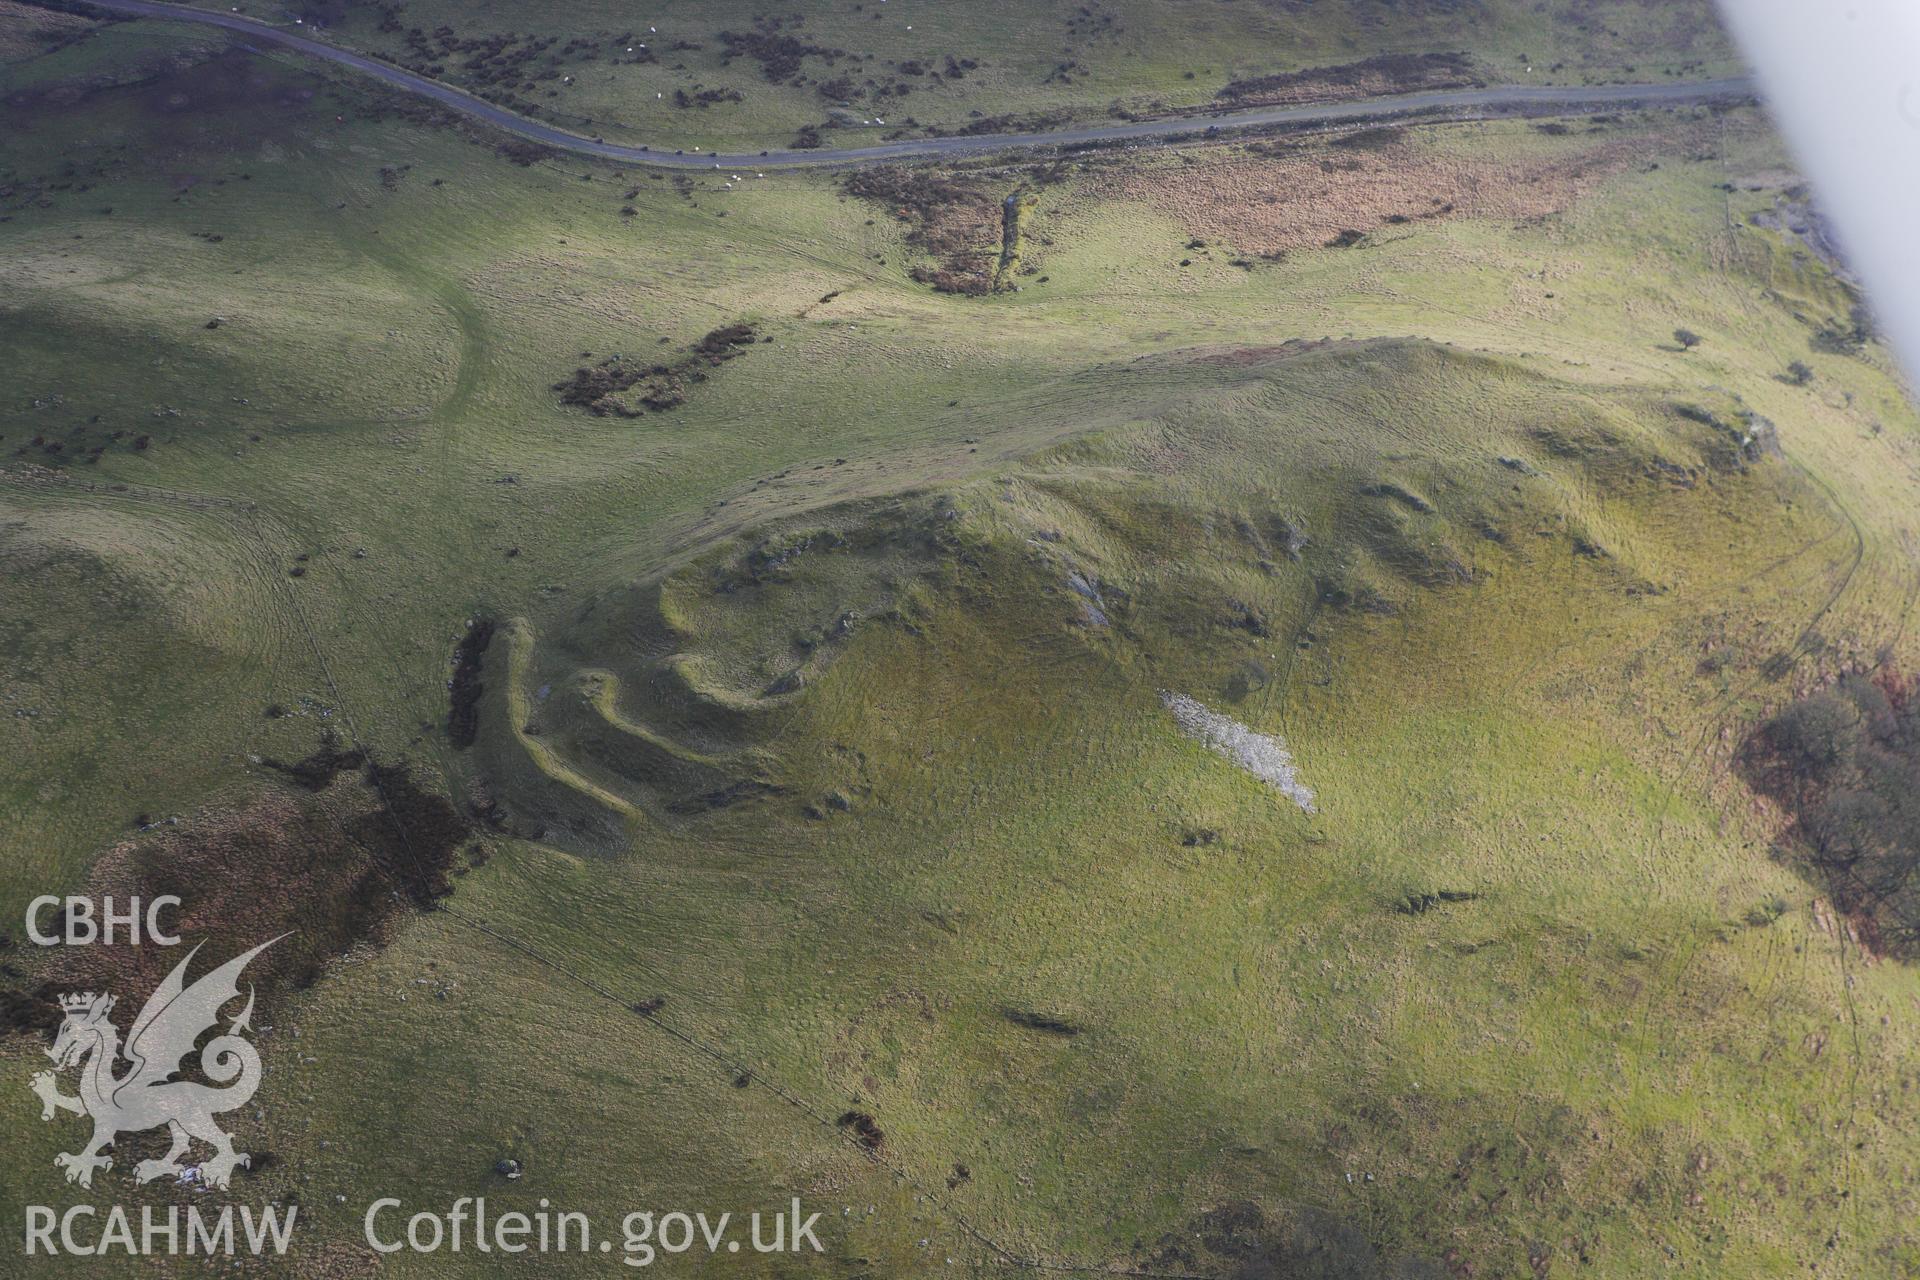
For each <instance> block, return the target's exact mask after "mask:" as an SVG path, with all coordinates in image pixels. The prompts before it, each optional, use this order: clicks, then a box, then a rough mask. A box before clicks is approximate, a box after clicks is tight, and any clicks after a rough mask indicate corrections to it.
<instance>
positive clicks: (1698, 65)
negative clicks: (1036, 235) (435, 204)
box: [214, 0, 1735, 149]
mask: <svg viewBox="0 0 1920 1280" xmlns="http://www.w3.org/2000/svg"><path fill="white" fill-rule="evenodd" d="M214 7H219V8H226V7H229V6H214ZM248 12H251V13H254V14H255V15H256V16H260V17H263V18H267V19H269V20H273V21H278V22H285V23H291V22H292V21H293V20H294V19H296V18H298V19H300V20H301V22H302V24H303V25H304V26H317V27H318V28H319V30H320V31H321V32H322V33H323V34H324V35H325V36H326V37H327V38H329V39H332V40H336V41H339V42H342V43H345V44H347V45H350V46H352V47H354V48H360V49H367V50H373V51H376V52H379V53H381V54H382V55H384V56H388V57H391V58H393V59H395V60H396V61H399V62H401V63H403V64H405V65H408V66H413V67H415V68H416V69H418V70H423V71H427V72H429V73H431V74H434V75H436V76H440V77H442V78H445V79H448V80H451V81H453V82H454V83H457V84H460V85H463V86H465V87H467V88H470V89H473V90H475V91H477V92H480V93H482V94H484V95H485V96H488V97H491V98H494V99H495V100H497V101H500V102H503V103H510V104H512V105H514V106H516V107H519V108H521V109H523V110H526V111H528V112H530V113H532V114H534V115H537V116H539V117H541V118H543V119H547V120H551V121H553V122H555V123H560V124H564V125H567V126H569V127H580V128H584V129H586V130H587V131H588V132H591V133H595V134H602V135H605V136H607V137H609V138H618V139H630V140H637V141H642V142H646V143H649V144H652V145H654V146H661V145H665V146H670V147H688V146H703V147H707V148H716V147H718V148H729V149H738V148H745V147H770V146H784V145H786V144H787V143H788V142H790V141H791V140H792V139H793V138H794V137H795V136H796V134H797V133H798V132H799V131H801V130H802V129H805V128H807V127H809V126H817V127H818V135H819V137H820V139H821V141H822V144H823V145H826V146H836V145H838V146H857V145H861V144H862V143H866V142H873V141H876V140H878V139H879V138H881V137H892V136H918V135H921V134H923V133H925V132H927V131H930V130H931V131H942V132H948V133H952V132H957V131H962V130H967V129H988V130H995V131H1002V132H1004V131H1007V130H1009V129H1018V128H1022V127H1027V128H1031V127H1033V126H1034V125H1035V124H1036V123H1037V122H1039V121H1042V120H1061V121H1064V120H1068V119H1078V120H1098V119H1104V118H1108V117H1111V116H1115V115H1123V114H1125V113H1128V112H1140V113H1150V114H1152V113H1165V112H1167V111H1169V110H1188V109H1196V108H1207V107H1212V106H1222V105H1251V104H1252V103H1254V102H1259V101H1266V100H1292V99H1293V98H1294V97H1305V98H1309V99H1311V98H1326V97H1340V96H1352V95H1353V94H1356V93H1369V92H1370V93H1383V92H1389V91H1392V90H1393V89H1394V88H1395V87H1414V86H1416V85H1418V84H1421V83H1425V82H1428V81H1431V80H1437V79H1446V80H1449V81H1452V80H1461V79H1485V80H1487V81H1489V82H1492V83H1502V84H1505V83H1528V84H1542V83H1552V84H1583V83H1596V82H1602V81H1607V80H1623V79H1624V80H1633V79H1645V80H1658V79H1661V78H1663V77H1666V76H1673V75H1682V74H1691V75H1699V74H1727V73H1730V72H1731V70H1732V69H1733V68H1734V66H1735V59H1734V55H1733V51H1732V48H1731V46H1730V45H1729V43H1728V41H1727V40H1726V37H1725V36H1724V34H1723V33H1722V32H1721V31H1720V28H1719V24H1718V20H1717V19H1716V17H1715V15H1714V13H1713V8H1712V5H1711V4H1709V3H1705V2H1704V0H1687V2H1686V3H1678V4H1676V3H1649V2H1648V0H1609V2H1608V3H1601V4H1593V3H1584V2H1582V3H1568V2H1563V0H1556V3H1553V4H1545V5H1541V4H1532V3H1517V2H1515V0H1472V2H1470V3H1418V4H1402V3H1393V2H1391V0H1320V2H1318V3H1311V4H1292V3H1288V4H1251V3H1245V2H1243V0H1182V2H1181V3H1178V4H1164V3H1161V4H1155V3H1143V2H1141V0H1103V2H1101V3H1081V2H1080V0H1055V2H1053V3H1047V4H1042V5H1039V6H1037V7H1034V6H1025V7H1021V8H1018V9H1010V8H1006V7H1004V6H996V5H951V4H949V5H927V4H924V3H918V2H917V0H834V2H833V3H830V4H811V3H810V4H804V5H801V6H799V7H796V8H793V9H791V10H776V9H771V8H765V7H761V6H755V5H752V4H746V3H741V2H740V0H719V2H717V3H716V2H715V0H698V3H695V2H693V0H671V2H669V3H666V4H662V5H656V6H651V7H642V8H637V9H636V8H635V7H633V6H631V5H625V4H615V3H608V2H607V0H569V2H568V3H566V4H561V5H543V6H540V8H539V10H538V11H537V12H534V11H530V10H528V9H527V8H526V6H523V5H515V4H508V3H500V2H498V0H487V2H484V3H458V4H456V3H449V2H447V0H392V2H390V3H358V2H356V0H319V2H316V3H286V2H283V0H271V2H270V3H267V4H264V5H255V6H251V7H249V9H248ZM1430 54H1447V55H1455V54H1458V55H1462V58H1461V60H1460V62H1459V63H1458V64H1457V65H1453V64H1450V65H1448V66H1447V67H1445V68H1443V69H1436V68H1434V67H1430V66H1423V65H1421V59H1424V58H1425V57H1426V56H1427V55H1430ZM1301 72H1306V73H1308V74H1306V75H1304V76H1296V77H1295V78H1293V79H1285V77H1288V76H1293V75H1294V74H1295V73H1301ZM1322 72H1324V74H1319V73H1322ZM1270 77H1282V79H1281V80H1280V81H1278V82H1275V83H1263V81H1264V80H1265V79H1266V78H1270ZM1230 85H1231V86H1233V87H1232V89H1231V91H1229V92H1227V93H1223V91H1226V90H1228V87H1229V86H1230Z"/></svg>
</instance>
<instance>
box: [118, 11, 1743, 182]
mask: <svg viewBox="0 0 1920 1280" xmlns="http://www.w3.org/2000/svg"><path fill="white" fill-rule="evenodd" d="M88 3H90V4H92V5H93V6H94V7H95V8H97V9H105V10H109V11H111V12H114V13H124V14H128V15H132V16H137V17H143V18H165V19H169V20H172V21H176V22H197V23H200V24H202V25H205V26H212V27H224V28H226V29H227V30H229V31H235V32H238V33H240V34H241V35H243V36H245V37H247V40H248V42H249V43H251V44H254V45H271V46H275V47H278V48H282V49H292V50H294V51H295V52H297V53H304V54H306V55H308V56H309V57H314V58H323V59H325V60H326V61H328V62H334V63H338V64H340V65H342V66H347V67H352V68H353V69H354V70H356V71H360V72H364V73H365V74H367V75H369V76H372V77H373V78H374V79H376V80H380V81H383V82H384V83H386V84H389V85H392V86H393V87H394V88H396V89H401V90H404V91H405V92H407V93H412V94H417V95H418V96H420V97H422V98H429V99H432V100H433V101H435V102H438V103H440V104H442V105H443V106H447V107H451V108H452V109H453V110H455V111H458V112H460V113H462V114H463V115H467V116H471V117H473V118H474V119H476V120H482V121H485V122H486V123H487V124H490V125H493V126H495V127H497V128H500V129H504V130H506V131H508V132H510V133H515V134H518V135H520V136H521V137H523V138H531V139H533V140H535V141H536V142H544V143H546V144H547V145H549V146H553V147H560V148H564V149H565V150H568V151H576V152H580V153H582V154H584V155H591V156H599V157H601V158H602V159H606V160H618V161H621V162H623V163H626V164H643V165H659V166H663V167H666V168H679V169H711V168H715V167H733V166H745V165H755V166H758V167H761V168H765V167H768V166H775V165H777V166H781V167H786V168H801V167H809V168H828V167H833V166H845V165H857V164H875V163H884V162H887V161H892V160H911V159H916V158H920V157H926V156H964V155H978V154H981V153H983V152H994V151H1005V150H1008V149H1019V148H1031V147H1071V146H1075V145H1080V144H1088V143H1114V142H1137V143H1152V142H1155V141H1165V140H1167V139H1170V138H1175V137H1191V136H1193V135H1194V134H1197V133H1200V132H1202V131H1203V130H1206V129H1209V128H1216V129H1245V128H1251V127H1257V126H1260V125H1316V124H1340V123H1357V122H1360V121H1367V120H1382V119H1389V118H1391V117H1394V116H1399V115H1405V114H1407V113H1409V112H1417V111H1475V110H1532V111H1536V112H1546V113H1552V112H1554V111H1566V112H1569V113H1571V112H1575V111H1583V110H1586V109H1589V108H1599V107H1608V106H1623V105H1656V104H1659V105H1669V106H1672V105H1679V104H1682V103H1693V102H1707V101H1711V100H1714V99H1719V98H1737V97H1746V96H1749V95H1751V94H1752V93H1753V92H1754V87H1753V84H1752V82H1751V81H1749V80H1746V79H1732V80H1687V81H1681V80H1673V81H1666V82H1664V83H1659V84H1610V85H1578V86H1568V85H1502V86H1495V87H1491V88H1485V89H1448V90H1442V91H1438V92H1433V93H1408V94H1401V95H1398V96H1395V97H1391V98H1373V99H1368V100H1366V101H1361V102H1340V103H1326V104H1321V105H1315V106H1304V107H1253V108H1249V109H1246V110H1241V111H1222V112H1219V113H1217V114H1211V115H1209V114H1199V115H1188V116H1175V117H1169V118H1166V119H1159V120H1136V121H1128V122H1125V123H1119V124H1104V125H1087V126H1084V127H1080V128H1072V129H1058V130H1054V131H1053V132H1050V133H994V134H982V135H980V136H977V137H965V138H916V139H912V140H909V141H901V142H884V143H880V144H879V145H877V146H871V147H845V148H840V149H836V150H820V151H757V152H756V151H745V152H727V153H721V152H708V151H694V150H690V149H689V150H686V151H684V152H683V151H680V150H676V149H674V148H671V147H648V146H624V145H622V144H620V143H616V142H602V141H600V140H599V139H596V138H590V137H583V136H581V135H580V134H577V133H568V132H567V131H566V130H564V129H558V128H555V127H554V126H552V125H549V124H542V123H540V122H539V121H538V120H530V119H528V118H527V117H525V116H522V115H517V114H515V113H514V112H512V111H508V110H507V109H506V108H504V107H498V106H495V105H494V104H493V103H491V102H487V101H485V100H484V99H481V98H476V97H474V96H473V95H472V94H470V93H466V92H464V91H462V90H460V89H456V88H454V87H453V86H452V85H448V84H442V83H441V82H440V81H438V80H431V79H428V78H427V77H426V76H422V75H416V74H415V73H414V72H411V71H408V70H406V69H405V68H402V67H397V66H394V65H393V64H392V63H390V62H382V61H381V60H380V59H378V58H373V57H369V56H367V55H366V54H362V53H355V52H353V51H352V50H350V49H342V48H339V47H338V46H336V45H331V44H328V43H326V42H325V41H322V40H316V39H314V38H313V37H311V36H306V35H302V34H300V33H299V32H298V31H292V30H288V29H286V28H284V27H276V26H270V25H268V24H267V23H264V22H261V21H260V20H258V19H256V18H249V17H246V16H244V15H242V14H237V13H219V12H216V11H213V10H204V9H187V8H182V7H181V6H179V5H175V4H164V3H157V2H156V0H88Z"/></svg>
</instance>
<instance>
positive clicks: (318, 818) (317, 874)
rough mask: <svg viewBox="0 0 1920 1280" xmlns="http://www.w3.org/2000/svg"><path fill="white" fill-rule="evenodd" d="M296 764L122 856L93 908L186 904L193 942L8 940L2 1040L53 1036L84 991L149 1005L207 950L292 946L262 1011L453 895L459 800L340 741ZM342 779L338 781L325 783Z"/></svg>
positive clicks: (271, 962)
mask: <svg viewBox="0 0 1920 1280" xmlns="http://www.w3.org/2000/svg"><path fill="white" fill-rule="evenodd" d="M310 759H311V760H313V761H321V762H322V763H311V764H310V763H309V762H304V761H303V762H301V764H299V765H294V766H287V767H286V772H287V774H288V775H289V777H290V778H291V779H293V780H294V781H293V782H291V783H289V784H274V785H269V786H267V787H265V788H263V789H262V790H261V791H259V792H258V793H257V794H255V795H254V796H253V797H251V798H250V799H248V800H247V801H246V802H244V803H243V804H241V805H239V806H238V807H237V808H228V809H209V810H206V811H203V812H201V813H199V814H196V815H194V816H193V817H192V818H190V819H187V820H183V821H182V822H181V823H180V824H179V825H178V826H173V825H168V826H164V827H156V828H154V829H153V830H151V831H147V832H143V833H142V834H140V835H139V836H138V837H136V838H134V839H131V840H127V841H125V842H123V843H121V844H118V845H115V846H114V847H113V848H111V849H109V850H108V851H107V852H106V853H105V854H104V855H102V856H101V858H100V860H99V861H98V862H97V863H96V864H95V865H94V868H93V871H92V874H91V875H90V876H89V877H88V881H87V885H86V888H85V890H84V896H87V897H90V898H92V899H93V900H94V906H95V910H96V917H98V915H100V914H102V907H103V900H104V899H106V898H108V897H111V898H112V899H113V902H114V906H115V908H116V909H117V910H121V911H124V910H125V908H126V905H127V903H128V901H129V899H131V898H135V897H137V898H139V899H140V900H141V902H142V903H148V902H151V901H152V900H153V899H154V898H155V897H158V896H160V895H163V894H171V895H175V896H177V897H179V898H180V900H181V904H180V906H179V907H178V908H177V909H176V910H171V911H169V912H167V913H166V914H164V915H163V916H162V918H161V923H162V925H163V927H165V928H166V929H168V930H170V931H171V932H172V933H174V934H176V935H178V936H179V937H180V939H181V942H182V945H180V946H177V947H162V946H155V945H152V944H147V945H142V946H138V947H135V946H131V945H128V944H125V943H116V945H114V946H110V947H109V946H88V947H55V948H49V949H48V950H47V951H45V952H41V951H40V950H39V949H38V948H29V947H24V946H19V947H16V946H14V945H13V944H12V943H11V941H8V942H7V943H6V950H5V954H4V960H5V964H4V966H3V969H4V977H3V979H0V1016H3V1017H4V1021H0V1031H29V1032H35V1031H44V1030H46V1029H47V1028H49V1027H51V1026H52V1025H53V1020H54V1019H55V1018H56V1017H57V1013H58V1009H57V1006H56V1005H54V1004H53V1000H54V998H55V997H56V996H57V995H58V994H59V993H60V992H64V991H71V990H89V989H90V990H102V989H105V990H110V991H112V992H113V993H114V995H115V996H117V997H118V998H119V999H120V1001H121V1003H122V1004H123V1005H125V1004H132V1005H133V1006H134V1007H136V1008H137V1007H138V1005H139V1002H140V1001H143V1000H145V999H146V997H147V996H148V995H149V994H151V993H152V991H153V989H154V988H155V987H156V986H158V985H159V982H160V980H161V978H163V977H165V976H166V974H167V973H168V972H169V971H170V970H171V969H172V968H173V967H174V966H175V965H177V964H178V963H180V961H181V960H183V959H185V957H186V955H187V953H188V951H189V950H190V949H191V948H192V947H194V946H196V945H198V946H201V947H202V948H203V954H202V955H201V956H200V958H199V959H197V960H196V961H195V962H194V973H196V974H197V973H200V972H204V971H205V969H206V968H207V967H210V966H211V965H213V964H218V963H220V962H223V961H225V960H228V959H230V958H232V957H233V956H235V955H237V954H239V953H240V952H242V951H245V950H247V949H248V948H250V947H254V946H257V945H259V944H260V943H262V942H265V941H267V940H268V939H270V938H275V937H279V936H280V935H282V934H286V935H288V936H286V937H285V938H283V939H282V940H281V941H280V942H278V943H276V944H275V945H274V946H273V947H272V948H270V949H269V950H267V951H266V952H264V953H263V954H262V955H261V956H260V957H259V958H258V959H257V960H255V961H254V962H253V963H252V965H250V966H249V967H248V971H247V981H248V982H249V983H250V984H251V985H252V986H253V987H254V988H255V989H256V990H257V992H258V995H259V1000H260V1004H261V1006H262V1008H263V1009H267V1010H270V1009H271V1008H272V1006H273V1003H274V999H275V997H276V996H278V995H280V994H282V993H284V992H287V991H294V990H299V989H301V988H304V987H307V986H310V985H312V984H313V983H314V982H315V981H316V980H318V978H319V977H320V975H321V973H322V972H323V971H324V969H325V966H326V965H327V963H328V962H329V961H331V960H332V959H334V958H335V957H337V956H339V955H342V954H344V953H346V952H347V951H348V950H350V949H351V948H353V947H354V946H356V945H359V944H363V943H373V944H375V945H378V944H382V943H384V942H386V941H387V940H388V939H389V938H390V937H391V936H392V933H393V930H394V929H395V927H397V925H398V924H399V922H400V921H401V920H402V919H404V918H405V917H406V916H408V915H410V914H412V913H413V912H416V911H424V910H428V909H430V908H431V907H432V905H433V903H434V902H435V901H436V900H438V899H439V898H441V897H443V896H445V895H446V894H448V893H450V892H452V881H451V879H450V875H451V872H452V869H453V866H454V863H455V860H456V857H457V855H458V852H459V850H460V848H461V846H462V845H464V844H465V843H466V841H467V839H468V837H469V835H470V833H471V829H470V826H469V824H468V822H467V821H466V819H464V818H462V817H461V816H460V815H459V814H458V813H457V812H456V811H455V809H454V808H453V806H452V805H451V804H449V803H448V801H447V800H446V798H445V797H443V796H441V795H439V794H437V793H435V792H430V791H427V790H425V789H424V788H422V787H421V786H420V785H419V784H418V782H417V781H416V779H415V778H414V776H413V775H412V773H411V772H410V771H409V770H408V769H406V768H405V767H403V766H380V765H377V764H366V763H364V762H363V756H362V754H361V753H360V752H358V751H345V750H341V749H340V748H339V747H338V745H337V744H331V743H330V744H325V745H323V746H322V748H321V751H320V752H317V753H316V755H315V757H312V758H310ZM329 768H332V769H334V773H333V774H331V775H330V776H324V777H323V776H322V775H323V774H325V773H326V771H327V770H328V769H329Z"/></svg>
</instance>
